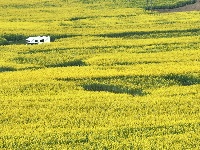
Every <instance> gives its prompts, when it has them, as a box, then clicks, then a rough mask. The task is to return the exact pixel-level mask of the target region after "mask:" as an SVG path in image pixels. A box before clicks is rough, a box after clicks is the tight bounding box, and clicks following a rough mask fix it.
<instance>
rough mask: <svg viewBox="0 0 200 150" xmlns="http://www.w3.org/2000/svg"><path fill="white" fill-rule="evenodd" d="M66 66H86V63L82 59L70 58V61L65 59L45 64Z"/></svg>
mask: <svg viewBox="0 0 200 150" xmlns="http://www.w3.org/2000/svg"><path fill="white" fill-rule="evenodd" d="M68 66H86V63H85V62H84V61H82V60H79V59H77V60H72V61H67V62H63V63H58V64H51V65H46V67H53V68H54V67H68Z"/></svg>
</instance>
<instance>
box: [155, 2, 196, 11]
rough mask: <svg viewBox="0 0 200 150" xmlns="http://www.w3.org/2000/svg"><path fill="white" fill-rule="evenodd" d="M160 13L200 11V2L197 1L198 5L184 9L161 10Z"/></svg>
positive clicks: (191, 5) (184, 7) (187, 6)
mask: <svg viewBox="0 0 200 150" xmlns="http://www.w3.org/2000/svg"><path fill="white" fill-rule="evenodd" d="M157 11H159V12H163V13H164V12H184V11H200V0H197V2H196V3H194V4H190V5H186V6H183V7H178V8H174V9H159V10H157Z"/></svg>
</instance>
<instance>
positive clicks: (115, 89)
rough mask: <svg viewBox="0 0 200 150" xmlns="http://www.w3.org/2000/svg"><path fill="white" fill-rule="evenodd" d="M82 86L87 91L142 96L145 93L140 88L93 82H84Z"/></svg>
mask: <svg viewBox="0 0 200 150" xmlns="http://www.w3.org/2000/svg"><path fill="white" fill-rule="evenodd" d="M83 88H84V89H85V90H87V91H99V92H100V91H105V92H112V93H116V94H119V93H123V94H131V95H133V96H144V95H146V94H147V93H145V92H144V91H143V90H142V89H139V88H138V89H137V88H136V89H131V88H127V87H122V86H117V85H106V84H100V83H93V84H84V85H83Z"/></svg>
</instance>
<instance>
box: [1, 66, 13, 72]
mask: <svg viewBox="0 0 200 150" xmlns="http://www.w3.org/2000/svg"><path fill="white" fill-rule="evenodd" d="M16 70H17V69H15V68H13V67H0V72H7V71H16Z"/></svg>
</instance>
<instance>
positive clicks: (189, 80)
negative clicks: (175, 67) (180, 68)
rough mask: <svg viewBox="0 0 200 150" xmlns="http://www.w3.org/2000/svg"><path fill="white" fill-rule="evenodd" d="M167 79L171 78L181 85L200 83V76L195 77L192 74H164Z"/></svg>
mask: <svg viewBox="0 0 200 150" xmlns="http://www.w3.org/2000/svg"><path fill="white" fill-rule="evenodd" d="M163 78H164V79H166V80H171V81H174V82H175V83H177V84H178V85H181V86H190V85H195V84H200V78H199V77H194V76H191V75H177V74H169V75H166V76H163Z"/></svg>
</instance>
